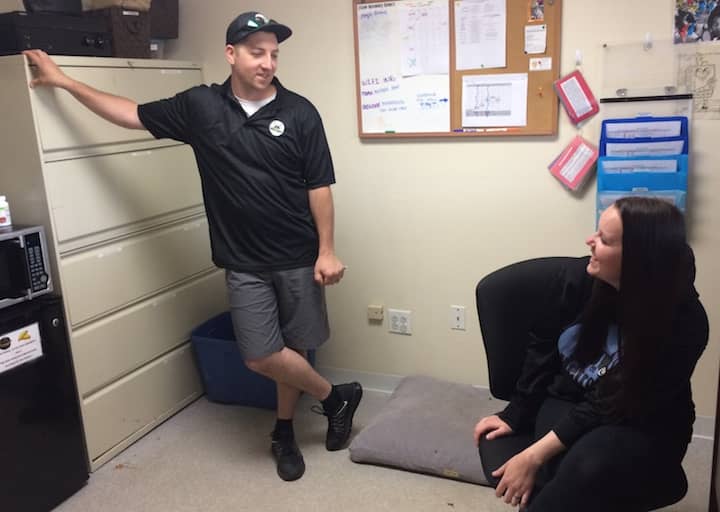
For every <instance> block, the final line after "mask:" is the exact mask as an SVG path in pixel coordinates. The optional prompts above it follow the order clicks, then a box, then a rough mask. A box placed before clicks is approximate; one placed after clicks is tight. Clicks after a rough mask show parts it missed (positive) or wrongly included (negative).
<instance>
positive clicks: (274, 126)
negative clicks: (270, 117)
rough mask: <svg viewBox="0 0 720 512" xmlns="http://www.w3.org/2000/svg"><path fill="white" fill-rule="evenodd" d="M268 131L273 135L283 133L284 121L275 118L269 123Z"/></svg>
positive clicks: (277, 135) (276, 135)
mask: <svg viewBox="0 0 720 512" xmlns="http://www.w3.org/2000/svg"><path fill="white" fill-rule="evenodd" d="M269 128H270V133H271V134H272V135H273V136H274V137H279V136H280V135H282V134H283V133H285V123H283V122H282V121H280V120H279V119H275V121H273V122H272V123H270V127H269Z"/></svg>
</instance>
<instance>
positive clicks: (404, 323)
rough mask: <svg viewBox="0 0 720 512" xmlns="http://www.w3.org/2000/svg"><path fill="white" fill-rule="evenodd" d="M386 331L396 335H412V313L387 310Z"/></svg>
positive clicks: (400, 310)
mask: <svg viewBox="0 0 720 512" xmlns="http://www.w3.org/2000/svg"><path fill="white" fill-rule="evenodd" d="M388 324H389V325H388V330H389V331H390V332H393V333H396V334H407V335H408V336H409V335H411V334H412V311H405V310H402V309H388Z"/></svg>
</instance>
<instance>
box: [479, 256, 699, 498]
mask: <svg viewBox="0 0 720 512" xmlns="http://www.w3.org/2000/svg"><path fill="white" fill-rule="evenodd" d="M588 260H589V257H588V256H586V257H581V258H573V257H550V258H536V259H531V260H526V261H521V262H519V263H514V264H512V265H508V266H506V267H503V268H501V269H499V270H496V271H494V272H492V273H490V274H488V275H487V276H485V277H484V278H483V279H482V280H481V281H480V282H479V283H478V285H477V287H476V289H475V296H476V300H477V312H478V317H479V319H480V331H481V332H482V338H483V344H484V345H485V353H486V354H487V362H488V374H489V379H490V393H491V394H492V395H493V396H494V397H495V398H498V399H500V400H510V398H511V397H512V395H513V393H514V391H515V384H516V382H517V380H518V378H519V377H520V373H521V372H522V368H523V363H524V359H525V358H524V354H525V353H526V351H527V347H528V344H529V343H530V341H531V340H532V339H533V337H539V338H541V339H552V340H557V338H558V336H559V335H560V333H561V332H562V329H564V328H565V327H566V326H567V325H569V324H570V323H571V322H572V321H573V320H575V319H576V318H577V316H578V315H579V313H580V307H581V305H582V304H584V303H585V302H586V300H587V298H588V297H589V294H590V292H591V285H592V281H591V280H590V279H586V278H585V276H586V268H587V264H588ZM560 299H562V303H564V304H577V305H578V307H577V309H576V310H572V308H571V310H568V309H567V308H558V307H555V306H556V305H557V304H558V302H559V301H560ZM531 443H532V435H531V434H527V435H517V436H514V440H513V441H512V442H505V443H500V444H498V443H482V442H481V443H480V456H481V458H482V463H483V468H484V469H485V472H486V476H487V478H488V481H489V482H490V483H491V484H492V485H493V486H495V485H497V483H498V482H497V479H496V478H494V477H493V476H492V475H491V474H490V473H491V472H492V471H494V470H495V469H497V468H498V467H499V466H500V465H502V464H503V463H504V462H505V461H506V460H508V459H509V458H510V457H512V456H513V455H515V454H516V453H519V452H520V451H522V450H524V449H525V448H527V447H528V446H530V444H531ZM665 476H666V478H663V481H662V482H658V483H657V486H656V488H657V494H656V496H655V501H654V502H653V503H651V504H650V506H648V508H647V509H648V510H655V509H657V508H661V507H665V506H668V505H672V504H673V503H676V502H678V501H680V500H681V499H682V498H683V497H684V496H685V494H686V493H687V486H688V484H687V478H686V476H685V472H684V471H683V469H682V467H681V466H678V467H677V468H676V470H673V471H670V472H668V473H667V474H666V475H665Z"/></svg>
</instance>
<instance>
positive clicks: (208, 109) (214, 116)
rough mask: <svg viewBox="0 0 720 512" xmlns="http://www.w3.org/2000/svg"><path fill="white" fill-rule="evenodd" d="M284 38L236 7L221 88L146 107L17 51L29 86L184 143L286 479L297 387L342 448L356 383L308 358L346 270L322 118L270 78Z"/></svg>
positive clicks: (295, 468) (330, 444)
mask: <svg viewBox="0 0 720 512" xmlns="http://www.w3.org/2000/svg"><path fill="white" fill-rule="evenodd" d="M291 34H292V31H291V30H290V28H288V27H287V26H285V25H282V24H279V23H277V22H275V21H274V20H271V19H268V18H267V17H266V16H264V15H262V14H260V13H258V12H246V13H243V14H241V15H239V16H238V17H237V18H235V19H234V20H233V21H232V22H231V23H230V25H229V26H228V28H227V32H226V46H225V58H226V60H227V62H228V64H230V70H231V73H230V77H229V78H228V79H227V80H226V81H225V83H224V84H222V85H218V84H214V85H212V86H209V87H208V86H204V85H203V86H197V87H193V88H191V89H188V90H186V91H183V92H181V93H179V94H177V95H176V96H174V97H172V98H168V99H164V100H160V101H154V102H150V103H146V104H143V105H137V104H136V103H135V102H134V101H132V100H130V99H127V98H122V97H118V96H114V95H111V94H107V93H105V92H102V91H98V90H96V89H93V88H91V87H90V86H88V85H87V84H83V83H81V82H78V81H76V80H74V79H72V78H70V77H68V76H67V75H65V74H64V73H63V72H62V71H61V70H60V69H59V68H58V67H57V65H55V63H54V62H53V61H52V60H51V59H50V57H48V56H47V54H45V53H44V52H42V51H40V50H29V51H26V52H24V53H25V55H26V56H27V58H28V59H29V60H30V62H31V63H32V64H34V65H35V66H37V74H36V77H35V78H34V79H33V80H32V81H31V83H30V86H31V87H36V86H43V85H47V86H54V87H60V88H63V89H65V90H67V91H68V92H70V94H72V95H73V96H74V97H75V98H77V99H78V100H79V101H80V102H81V103H82V104H84V105H85V106H86V107H88V108H89V109H90V110H92V111H93V112H95V113H96V114H98V115H100V116H101V117H103V118H105V119H107V120H108V121H110V122H113V123H115V124H118V125H120V126H124V127H126V128H135V129H147V130H149V131H150V133H152V134H153V136H155V137H157V138H172V139H176V140H179V141H182V142H185V143H187V144H190V145H191V146H192V148H193V150H194V152H195V156H196V159H197V163H198V167H199V170H200V178H201V181H202V186H203V196H204V200H205V208H206V211H207V215H208V221H209V226H210V241H211V245H212V253H213V261H214V262H215V264H216V265H217V266H219V267H221V268H224V269H226V283H227V289H228V297H229V302H230V309H231V313H232V319H233V327H234V330H235V337H236V338H237V342H238V345H239V347H240V351H241V353H242V355H243V359H244V360H245V363H246V364H247V366H248V367H249V368H250V369H251V370H253V371H255V372H258V373H260V374H262V375H265V376H267V377H269V378H271V379H273V380H274V381H275V382H276V383H277V397H278V409H277V420H276V424H275V428H274V430H273V432H272V443H271V449H272V454H273V456H274V458H275V460H276V464H277V472H278V475H279V476H280V478H282V479H283V480H288V481H290V480H296V479H298V478H300V477H301V476H302V475H303V473H304V471H305V463H304V460H303V457H302V454H301V453H300V450H299V448H298V446H297V444H296V442H295V438H294V432H293V423H292V419H293V414H294V411H295V407H296V404H297V401H298V398H299V396H300V393H301V392H302V391H304V392H307V393H308V394H310V395H312V396H313V397H315V398H317V399H318V400H320V401H321V403H322V409H315V410H316V412H320V413H321V414H324V415H325V416H327V418H328V430H327V437H326V443H325V445H326V448H327V449H328V450H340V449H342V448H344V447H345V446H346V444H347V441H348V438H349V436H350V431H351V429H352V420H353V415H354V413H355V410H356V409H357V407H358V404H359V403H360V399H361V398H362V387H361V386H360V384H359V383H357V382H353V383H348V384H341V385H335V386H333V385H331V384H330V382H328V381H327V380H326V379H325V378H323V377H322V376H320V375H319V374H318V373H317V372H316V371H315V370H314V369H313V367H312V366H311V365H310V364H309V363H308V361H307V359H306V351H307V350H311V349H315V348H317V347H318V346H320V345H321V344H322V343H324V342H325V341H326V340H327V338H328V337H329V327H328V320H327V308H326V304H325V294H324V286H326V285H332V284H335V283H337V282H339V281H340V279H342V277H343V272H344V269H345V267H344V266H343V264H342V262H341V261H340V260H339V259H338V257H337V256H336V255H335V250H334V241H333V231H334V208H333V201H332V193H331V191H330V185H331V184H333V183H334V182H335V177H334V170H333V165H332V159H331V157H330V150H329V148H328V145H327V141H326V138H325V132H324V129H323V125H322V121H321V119H320V115H319V114H318V112H317V110H316V109H315V107H314V106H313V105H312V104H311V103H310V102H309V101H308V100H306V99H305V98H303V97H302V96H299V95H297V94H295V93H293V92H291V91H289V90H287V89H285V88H284V87H283V86H282V85H281V84H280V82H279V81H278V79H277V78H275V71H276V69H277V58H278V44H279V43H281V42H282V41H284V40H285V39H287V38H288V37H290V35H291Z"/></svg>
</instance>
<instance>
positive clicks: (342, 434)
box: [313, 382, 362, 452]
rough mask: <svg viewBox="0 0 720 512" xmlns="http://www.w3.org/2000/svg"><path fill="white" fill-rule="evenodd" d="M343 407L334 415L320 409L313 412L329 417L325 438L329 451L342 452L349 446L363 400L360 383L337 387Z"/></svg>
mask: <svg viewBox="0 0 720 512" xmlns="http://www.w3.org/2000/svg"><path fill="white" fill-rule="evenodd" d="M337 390H338V393H340V398H342V400H343V401H342V405H341V406H340V408H339V409H338V410H337V412H335V413H334V414H328V413H327V412H325V411H323V410H322V409H321V408H319V407H317V406H316V407H314V408H313V410H314V411H315V412H317V413H319V414H323V415H324V416H327V419H328V430H327V437H326V438H325V448H327V449H328V450H329V451H331V452H332V451H336V450H342V449H343V448H345V445H347V442H348V439H349V438H350V431H351V430H352V421H353V416H354V415H355V410H356V409H357V407H358V404H360V399H361V398H362V386H361V385H360V383H359V382H350V383H348V384H340V385H338V386H337Z"/></svg>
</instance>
